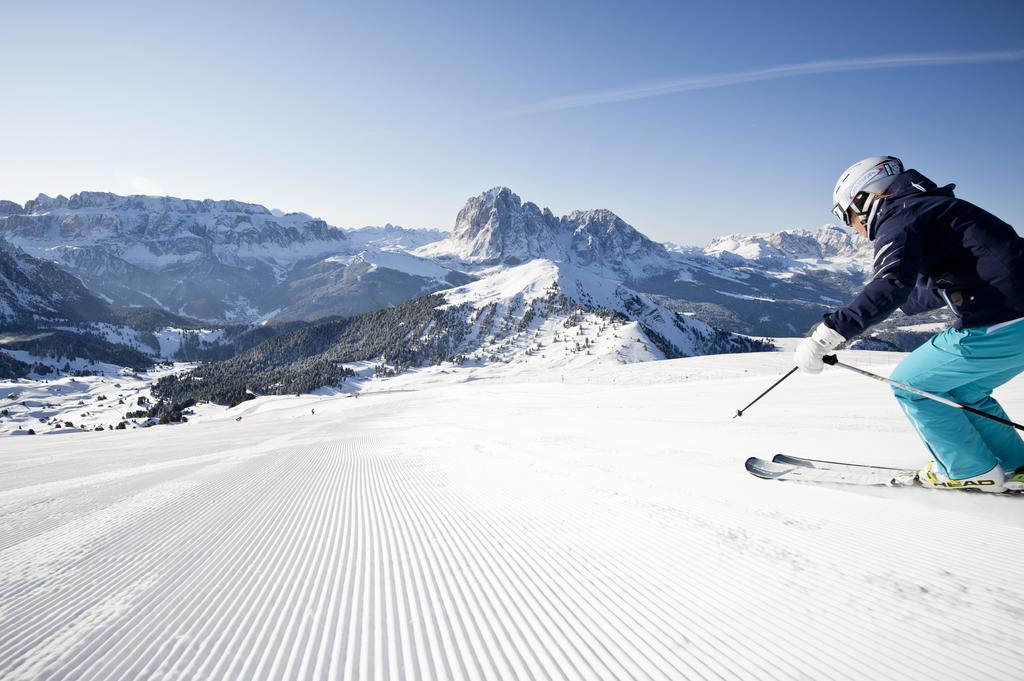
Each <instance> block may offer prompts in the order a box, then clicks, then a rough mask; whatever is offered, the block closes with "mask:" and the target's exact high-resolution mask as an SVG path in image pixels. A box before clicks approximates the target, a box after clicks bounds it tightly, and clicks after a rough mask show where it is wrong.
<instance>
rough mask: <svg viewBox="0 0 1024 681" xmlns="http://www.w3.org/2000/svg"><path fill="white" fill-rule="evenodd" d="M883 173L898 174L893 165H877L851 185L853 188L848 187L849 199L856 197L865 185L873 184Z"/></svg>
mask: <svg viewBox="0 0 1024 681" xmlns="http://www.w3.org/2000/svg"><path fill="white" fill-rule="evenodd" d="M883 173H884V174H886V175H899V174H900V173H899V170H898V169H897V168H896V167H895V165H894V164H892V163H890V162H889V161H886V162H885V163H882V164H880V165H877V166H875V167H874V168H872V169H871V170H869V171H868V172H866V173H864V174H863V175H861V177H860V179H859V180H857V181H856V182H854V183H853V186H852V187H850V195H849V198H850V199H853V197H855V196H857V194H858V193H859V192H860V190H861V189H863V188H864V187H865V186H866V185H868V184H871V182H873V181H874V180H875V179H877V178H878V177H879V176H880V175H882V174H883Z"/></svg>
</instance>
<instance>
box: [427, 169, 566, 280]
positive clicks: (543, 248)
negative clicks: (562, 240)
mask: <svg viewBox="0 0 1024 681" xmlns="http://www.w3.org/2000/svg"><path fill="white" fill-rule="evenodd" d="M557 232H558V220H557V219H556V218H555V216H554V215H552V214H551V211H550V210H547V209H544V210H541V209H540V208H539V207H537V205H536V204H534V203H530V202H526V203H525V204H524V203H523V202H522V201H521V200H520V198H519V197H518V196H516V195H515V194H513V193H512V191H511V190H510V189H508V188H507V187H496V188H494V189H491V190H489V191H486V192H484V193H483V194H481V195H480V196H476V197H473V198H471V199H469V200H468V201H467V202H466V205H465V207H463V209H462V210H460V211H459V215H458V217H456V219H455V227H454V228H453V229H452V234H451V237H450V238H449V239H448V244H447V248H448V250H449V252H450V253H451V254H453V255H455V256H457V257H458V258H459V259H461V260H464V261H466V262H473V263H479V262H502V261H509V260H515V261H519V262H523V261H526V260H531V259H533V258H552V259H559V258H560V257H561V256H562V248H561V244H559V242H558V239H557Z"/></svg>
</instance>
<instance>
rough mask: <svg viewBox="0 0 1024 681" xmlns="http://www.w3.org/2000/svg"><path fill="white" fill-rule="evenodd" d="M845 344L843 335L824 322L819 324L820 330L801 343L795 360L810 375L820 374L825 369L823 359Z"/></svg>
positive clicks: (794, 357) (817, 329)
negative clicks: (831, 351)
mask: <svg viewBox="0 0 1024 681" xmlns="http://www.w3.org/2000/svg"><path fill="white" fill-rule="evenodd" d="M845 342H846V339H845V338H844V337H843V335H842V334H841V333H839V332H838V331H836V330H835V329H832V328H830V327H828V326H825V323H824V322H822V323H821V324H818V328H816V329H815V330H814V333H812V334H811V335H810V337H808V338H804V339H803V340H802V341H800V345H798V346H797V348H796V354H795V355H794V356H793V360H794V361H795V362H796V365H797V366H798V367H800V369H801V370H803V371H806V372H807V373H809V374H820V373H821V370H822V369H823V368H824V367H825V364H824V362H822V361H821V358H822V357H824V356H825V355H827V354H828V353H829V351H830V350H834V349H836V348H838V347H839V346H840V345H842V344H843V343H845Z"/></svg>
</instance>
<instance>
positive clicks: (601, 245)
mask: <svg viewBox="0 0 1024 681" xmlns="http://www.w3.org/2000/svg"><path fill="white" fill-rule="evenodd" d="M421 254H422V255H430V256H434V257H443V256H447V257H452V258H456V259H458V260H460V261H461V262H464V263H470V264H478V265H494V264H507V265H516V264H519V263H522V262H527V261H529V260H533V259H535V258H545V259H548V260H552V261H555V262H571V263H574V264H577V265H581V266H585V267H592V268H597V269H602V270H607V271H612V272H616V273H618V274H620V275H623V276H628V277H634V276H641V275H643V274H645V273H651V272H655V271H665V270H668V269H671V267H672V262H671V259H670V257H669V255H668V252H667V251H666V250H665V248H664V247H663V246H662V245H661V244H657V243H655V242H653V241H651V240H650V239H648V238H647V237H645V236H644V235H643V234H641V233H640V232H638V231H637V230H636V229H634V228H633V227H632V226H630V225H629V224H627V223H626V222H625V221H624V220H622V219H621V218H619V217H618V216H617V215H615V214H614V213H612V212H611V211H608V210H587V211H575V212H573V213H570V214H569V215H567V216H564V217H561V218H556V217H555V216H554V215H553V214H552V212H551V211H550V210H548V209H547V208H543V209H542V208H539V207H538V206H537V205H536V204H534V203H530V202H526V203H523V202H522V200H521V199H520V198H519V197H518V196H517V195H516V194H514V193H513V192H512V190H510V189H509V188H507V187H496V188H494V189H491V190H489V191H486V192H484V193H483V194H480V195H479V196H476V197H473V198H471V199H469V200H468V201H467V202H466V205H465V207H463V209H462V210H461V211H459V215H458V217H457V218H456V220H455V227H454V228H453V229H452V233H451V236H450V237H449V238H448V239H445V240H444V241H440V242H438V243H436V244H431V245H429V246H426V247H424V248H423V249H421Z"/></svg>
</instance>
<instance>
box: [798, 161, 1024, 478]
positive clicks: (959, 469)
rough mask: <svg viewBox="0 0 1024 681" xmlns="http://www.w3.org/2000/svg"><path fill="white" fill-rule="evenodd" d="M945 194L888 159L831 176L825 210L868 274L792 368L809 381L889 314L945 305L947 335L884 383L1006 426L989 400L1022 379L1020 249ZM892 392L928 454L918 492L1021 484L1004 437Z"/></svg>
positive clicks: (1010, 436)
mask: <svg viewBox="0 0 1024 681" xmlns="http://www.w3.org/2000/svg"><path fill="white" fill-rule="evenodd" d="M954 187H955V185H952V184H949V185H946V186H944V187H938V186H937V185H936V184H935V183H934V182H932V181H931V180H929V179H928V178H926V177H925V176H924V175H922V174H921V173H919V172H917V171H916V170H906V171H904V169H903V164H902V162H901V161H900V160H899V159H897V158H894V157H892V156H872V157H871V158H866V159H864V160H863V161H859V162H858V163H855V164H853V165H852V166H850V167H849V168H848V169H847V170H846V171H845V172H844V173H843V174H842V175H841V176H840V177H839V181H838V182H837V183H836V187H835V191H834V192H833V209H832V211H833V213H835V215H836V217H838V218H839V219H841V220H842V221H843V222H844V223H845V224H846V225H847V226H848V227H852V228H853V229H854V230H856V231H857V232H858V233H860V234H861V235H863V236H865V237H867V238H868V239H870V240H871V241H873V242H874V246H875V259H874V265H873V268H874V274H873V276H872V277H871V280H870V281H869V282H868V283H867V284H866V285H865V287H864V290H863V291H861V293H860V294H859V295H858V296H857V297H856V298H855V299H854V300H853V302H851V303H850V304H849V305H847V306H846V307H844V308H842V309H839V310H836V311H835V312H832V313H829V314H826V315H825V320H824V321H823V322H822V323H821V324H819V325H818V327H817V328H816V329H815V330H814V333H813V334H812V335H811V336H810V337H809V338H805V339H804V340H803V341H802V342H801V343H800V346H799V347H798V348H797V351H796V364H797V366H799V367H800V368H801V369H803V370H804V371H806V372H809V373H815V374H816V373H819V372H821V370H822V367H823V364H822V357H823V356H825V355H826V354H828V353H829V352H830V351H832V350H833V349H835V348H837V347H838V346H840V345H841V344H843V343H844V342H846V341H847V340H850V339H852V338H854V337H855V336H858V335H860V334H861V333H863V332H864V331H865V330H866V329H867V328H868V327H870V326H872V325H874V324H877V323H878V322H881V321H882V320H884V319H885V318H886V317H888V316H889V315H891V314H892V313H893V312H894V311H895V310H896V308H899V309H901V310H903V312H905V313H907V314H916V313H919V312H925V311H927V310H934V309H937V308H940V307H942V306H947V307H949V309H950V310H951V311H952V312H953V314H954V315H955V317H956V321H955V323H954V325H953V327H952V328H949V329H946V330H945V331H942V332H941V333H938V334H936V335H935V336H933V337H932V338H931V339H929V340H928V342H926V343H924V344H923V345H922V346H921V347H919V348H918V349H917V350H915V351H914V352H912V353H910V355H909V356H908V357H906V359H904V360H903V361H902V362H900V364H899V366H897V367H896V369H895V370H894V371H893V373H892V376H891V378H893V379H894V380H896V381H899V382H900V383H904V384H906V385H909V386H911V387H914V388H917V389H919V390H925V391H928V392H931V393H937V394H939V395H942V396H945V397H947V398H949V399H952V400H956V401H957V402H960V403H961V404H966V405H969V406H971V407H974V408H976V409H979V410H982V411H985V412H987V413H989V414H993V415H995V416H999V417H1002V418H1006V413H1005V412H1004V411H1003V409H1002V407H1001V406H1000V405H999V403H998V402H996V401H995V400H994V399H993V398H992V390H993V389H995V388H996V387H998V386H1000V385H1003V384H1004V383H1006V382H1007V381H1009V380H1010V379H1012V378H1013V377H1015V376H1017V375H1018V374H1020V373H1021V372H1024V239H1021V237H1020V236H1018V235H1017V233H1016V232H1014V230H1013V228H1012V227H1011V226H1010V225H1008V224H1006V223H1005V222H1003V221H1002V220H1000V219H999V218H997V217H995V216H994V215H992V214H991V213H988V212H986V211H984V210H982V209H981V208H979V207H977V206H975V205H973V204H971V203H968V202H967V201H964V200H962V199H958V198H956V197H955V196H954V195H953V188H954ZM894 392H895V394H896V398H897V400H898V401H899V404H900V407H902V408H903V411H904V413H905V414H906V415H907V417H908V418H909V419H910V422H911V423H912V424H913V426H914V428H915V429H916V430H917V432H918V434H919V435H920V436H921V439H922V440H924V443H925V446H926V447H927V448H928V451H929V452H931V454H932V458H933V461H929V462H928V465H927V466H926V467H925V468H924V469H923V470H922V471H921V472H920V479H921V482H922V483H923V484H924V485H926V486H929V487H939V488H943V489H958V488H972V489H981V490H985V491H990V492H1000V491H1002V490H1003V489H1004V484H1005V482H1006V481H1007V480H1008V479H1011V478H1012V479H1014V480H1020V481H1024V440H1022V439H1021V437H1020V436H1019V435H1018V434H1017V432H1016V431H1015V430H1013V429H1012V428H1010V427H1009V426H1004V425H1001V424H999V423H996V422H994V421H990V420H988V419H985V418H982V417H979V416H975V415H973V414H970V413H968V412H965V411H962V410H958V409H952V408H950V407H948V406H946V405H943V404H940V403H938V402H935V401H933V400H929V399H925V398H923V397H920V396H918V395H915V394H912V393H910V392H907V391H905V390H901V389H894ZM853 407H854V408H856V405H853Z"/></svg>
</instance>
